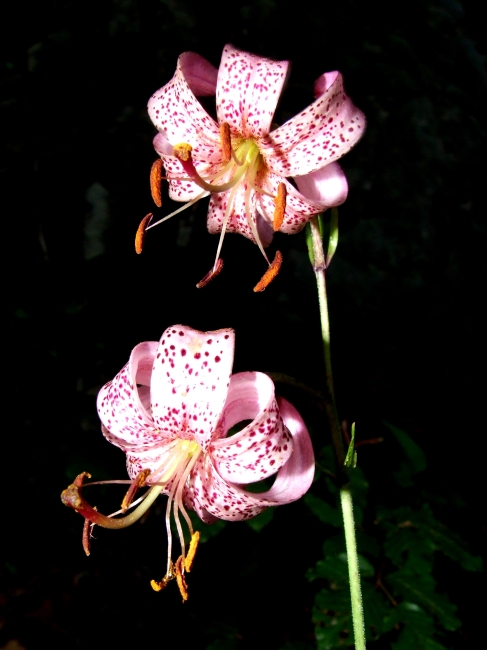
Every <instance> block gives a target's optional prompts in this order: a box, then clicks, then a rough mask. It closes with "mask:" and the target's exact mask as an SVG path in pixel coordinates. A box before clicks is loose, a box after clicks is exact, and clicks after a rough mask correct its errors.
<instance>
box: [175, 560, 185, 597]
mask: <svg viewBox="0 0 487 650" xmlns="http://www.w3.org/2000/svg"><path fill="white" fill-rule="evenodd" d="M182 562H183V556H182V555H180V556H179V557H178V560H177V562H176V564H175V569H176V582H177V583H178V587H179V591H180V592H181V596H182V597H183V603H185V602H186V601H187V600H188V585H187V584H186V580H185V578H184V573H183V567H182V566H181V565H182Z"/></svg>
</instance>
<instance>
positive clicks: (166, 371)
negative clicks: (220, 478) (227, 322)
mask: <svg viewBox="0 0 487 650" xmlns="http://www.w3.org/2000/svg"><path fill="white" fill-rule="evenodd" d="M234 346H235V332H234V331H233V330H232V329H222V330H216V331H213V332H199V331H198V330H194V329H192V328H190V327H187V326H185V325H174V326H173V327H169V328H168V329H167V330H166V331H165V332H164V334H163V335H162V338H161V340H160V342H159V346H158V349H157V354H156V356H155V359H154V365H153V369H152V378H151V410H152V416H153V418H154V423H155V425H156V426H157V427H158V429H159V430H160V431H161V432H163V433H168V434H174V435H177V436H178V437H179V438H185V439H188V440H196V442H197V443H198V444H199V445H200V446H201V447H202V448H203V450H205V449H206V448H207V446H208V443H209V441H210V437H211V435H212V433H213V431H214V429H215V426H216V424H217V422H218V420H219V419H220V416H221V412H222V410H223V406H224V404H225V400H226V397H227V392H228V386H229V383H230V374H231V370H232V364H233V351H234Z"/></svg>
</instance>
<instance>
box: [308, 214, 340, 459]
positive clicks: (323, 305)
mask: <svg viewBox="0 0 487 650" xmlns="http://www.w3.org/2000/svg"><path fill="white" fill-rule="evenodd" d="M310 227H311V237H312V242H313V258H314V261H313V270H314V272H315V276H316V284H317V287H318V302H319V305H320V319H321V337H322V339H323V349H324V352H325V377H326V393H327V394H326V399H325V408H326V413H327V415H328V421H329V423H330V429H331V439H332V442H333V447H334V449H335V455H336V457H337V462H338V467H339V468H340V469H341V468H342V467H343V463H344V461H345V452H344V449H343V441H342V431H341V427H340V421H339V420H338V412H337V408H336V404H335V388H334V386H333V372H332V369H331V348H330V319H329V318H328V301H327V296H326V279H325V268H326V264H325V253H324V251H323V242H322V239H321V232H320V227H319V223H318V217H314V218H313V219H311V221H310Z"/></svg>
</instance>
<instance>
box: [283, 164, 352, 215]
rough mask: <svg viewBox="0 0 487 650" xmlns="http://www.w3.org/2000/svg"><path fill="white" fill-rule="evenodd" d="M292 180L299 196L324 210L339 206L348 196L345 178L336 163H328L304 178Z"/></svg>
mask: <svg viewBox="0 0 487 650" xmlns="http://www.w3.org/2000/svg"><path fill="white" fill-rule="evenodd" d="M294 180H295V181H296V185H297V186H298V188H299V191H300V192H301V194H303V195H304V196H305V197H306V198H307V199H308V200H309V201H313V202H314V203H316V204H319V205H322V206H324V208H323V209H325V210H326V209H327V208H333V207H335V206H337V205H341V204H342V203H344V202H345V201H346V199H347V196H348V183H347V178H346V176H345V174H344V173H343V170H342V168H341V167H340V165H339V164H338V163H330V164H329V165H326V167H323V168H322V169H318V170H317V171H315V172H312V173H311V174H307V175H306V176H296V178H295V179H294Z"/></svg>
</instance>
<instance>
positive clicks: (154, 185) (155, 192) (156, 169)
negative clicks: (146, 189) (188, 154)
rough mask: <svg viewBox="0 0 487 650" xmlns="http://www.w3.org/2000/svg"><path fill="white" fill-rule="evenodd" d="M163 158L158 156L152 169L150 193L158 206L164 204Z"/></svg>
mask: <svg viewBox="0 0 487 650" xmlns="http://www.w3.org/2000/svg"><path fill="white" fill-rule="evenodd" d="M162 167H163V165H162V160H161V159H160V158H158V159H157V160H156V162H155V163H153V165H152V167H151V170H150V193H151V195H152V199H153V201H154V203H155V204H156V205H157V207H158V208H160V207H161V206H162V193H161V181H162Z"/></svg>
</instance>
